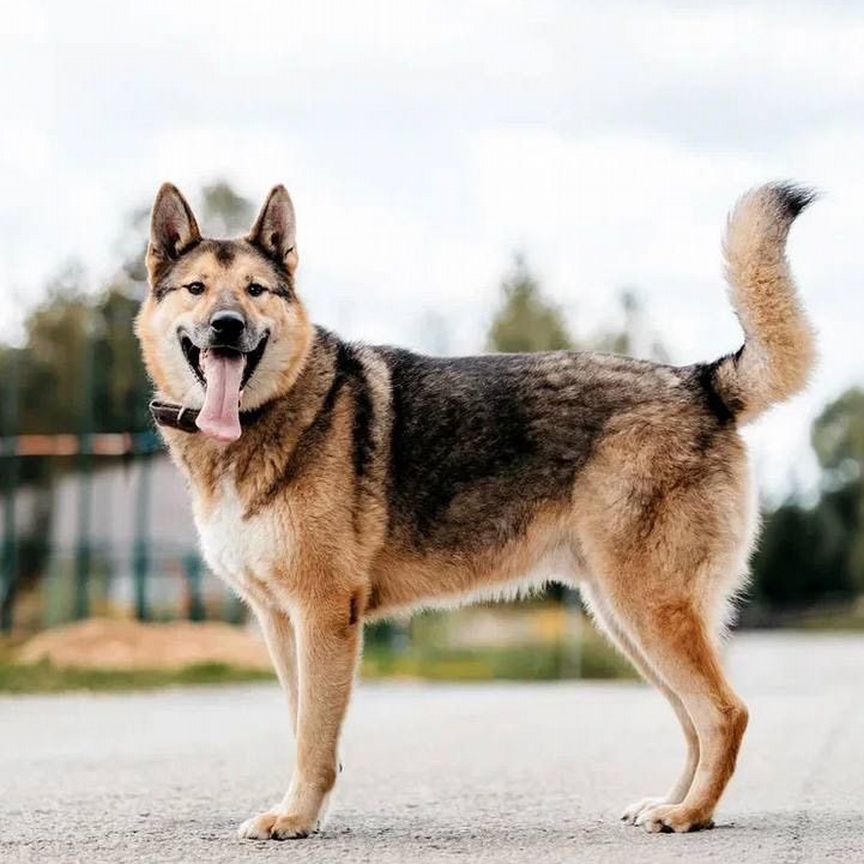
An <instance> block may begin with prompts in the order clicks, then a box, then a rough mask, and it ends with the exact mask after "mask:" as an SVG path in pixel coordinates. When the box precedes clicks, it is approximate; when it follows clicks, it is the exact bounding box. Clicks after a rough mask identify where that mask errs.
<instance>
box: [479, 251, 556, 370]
mask: <svg viewBox="0 0 864 864" xmlns="http://www.w3.org/2000/svg"><path fill="white" fill-rule="evenodd" d="M501 295H502V296H501V306H500V307H499V309H498V311H497V312H496V313H495V317H494V318H493V319H492V325H491V326H490V328H489V334H488V337H487V340H486V341H487V347H488V348H489V350H490V351H502V352H505V353H516V352H520V351H558V350H561V349H564V348H572V347H573V341H572V339H571V338H570V335H569V334H568V332H567V325H566V322H565V320H564V314H563V313H562V311H561V309H560V308H558V307H557V306H556V305H554V304H553V303H550V302H549V301H548V300H546V299H545V298H544V297H543V294H542V292H541V290H540V285H539V284H538V282H537V280H536V279H535V278H534V277H533V276H532V275H531V273H530V272H529V271H528V268H527V267H526V265H525V260H524V259H523V258H522V256H521V255H517V256H516V258H515V259H514V262H513V266H512V268H511V270H510V272H509V273H508V274H507V275H506V276H505V277H504V280H503V281H502V283H501Z"/></svg>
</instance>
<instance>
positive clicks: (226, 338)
mask: <svg viewBox="0 0 864 864" xmlns="http://www.w3.org/2000/svg"><path fill="white" fill-rule="evenodd" d="M245 329H246V319H245V318H244V317H243V316H242V315H241V314H240V313H239V312H232V311H231V310H230V309H223V310H222V311H221V312H217V313H216V314H215V315H214V316H213V317H212V318H211V319H210V333H211V336H212V338H213V339H214V340H218V341H219V342H220V343H221V342H226V343H228V344H233V343H235V342H237V340H238V339H239V338H240V337H241V336H242V335H243V331H244V330H245Z"/></svg>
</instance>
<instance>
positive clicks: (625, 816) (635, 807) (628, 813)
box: [621, 796, 669, 825]
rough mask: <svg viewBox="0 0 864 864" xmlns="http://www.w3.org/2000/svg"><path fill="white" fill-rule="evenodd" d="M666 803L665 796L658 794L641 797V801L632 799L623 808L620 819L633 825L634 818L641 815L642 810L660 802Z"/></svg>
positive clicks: (634, 822) (655, 805)
mask: <svg viewBox="0 0 864 864" xmlns="http://www.w3.org/2000/svg"><path fill="white" fill-rule="evenodd" d="M668 803H669V802H668V800H667V799H666V798H662V797H660V796H655V797H653V798H643V799H642V800H641V801H634V802H633V803H632V804H630V805H629V806H628V807H626V808H625V809H624V812H623V813H622V814H621V821H622V822H626V823H627V824H628V825H635V824H636V820H637V819H638V818H639V817H640V816H641V815H642V813H643V811H645V810H648V809H650V808H651V807H657V806H659V805H661V804H668Z"/></svg>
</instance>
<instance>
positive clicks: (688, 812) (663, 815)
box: [636, 804, 714, 834]
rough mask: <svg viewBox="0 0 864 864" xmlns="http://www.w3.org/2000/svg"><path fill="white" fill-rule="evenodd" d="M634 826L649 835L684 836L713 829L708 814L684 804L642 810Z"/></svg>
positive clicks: (661, 805)
mask: <svg viewBox="0 0 864 864" xmlns="http://www.w3.org/2000/svg"><path fill="white" fill-rule="evenodd" d="M636 824H637V825H640V826H641V827H642V828H644V829H645V830H646V831H648V832H649V833H650V834H660V833H667V834H668V833H673V832H674V833H675V834H684V833H686V832H687V831H702V830H703V829H706V828H713V827H714V820H713V819H712V818H711V814H710V813H703V812H701V811H699V810H696V809H694V808H693V807H686V806H685V805H684V804H659V805H658V806H656V807H649V808H648V809H647V810H643V811H642V813H641V814H640V815H639V817H638V818H637V819H636Z"/></svg>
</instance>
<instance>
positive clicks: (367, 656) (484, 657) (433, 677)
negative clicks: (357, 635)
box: [363, 642, 636, 681]
mask: <svg viewBox="0 0 864 864" xmlns="http://www.w3.org/2000/svg"><path fill="white" fill-rule="evenodd" d="M363 675H364V677H366V678H373V679H374V678H420V679H425V680H429V681H558V680H562V679H577V678H582V679H609V678H613V679H620V678H635V677H636V673H635V672H634V670H633V668H632V666H630V664H629V663H627V661H626V660H624V659H623V658H622V657H620V656H618V655H617V654H616V653H615V652H614V651H613V650H612V649H610V648H607V647H606V646H605V645H603V644H602V643H594V642H586V643H585V644H584V645H582V647H581V651H580V652H579V653H578V654H577V649H576V648H575V646H572V645H563V646H559V645H548V644H541V645H524V646H514V647H507V648H472V649H446V648H441V649H433V648H427V649H418V648H415V647H413V646H410V647H408V648H407V649H406V650H404V651H400V652H398V653H397V652H393V651H390V650H386V649H381V648H378V647H370V648H368V649H367V650H366V651H365V652H364V655H363Z"/></svg>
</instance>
